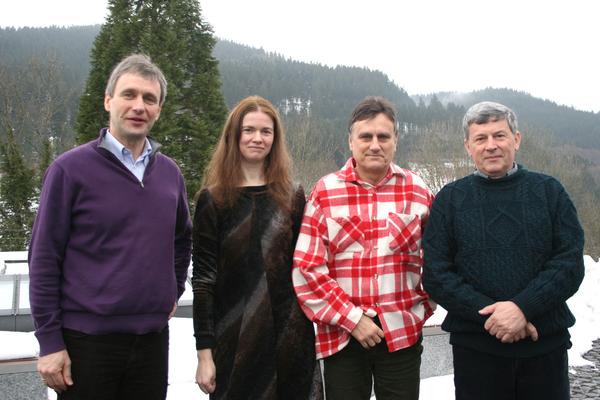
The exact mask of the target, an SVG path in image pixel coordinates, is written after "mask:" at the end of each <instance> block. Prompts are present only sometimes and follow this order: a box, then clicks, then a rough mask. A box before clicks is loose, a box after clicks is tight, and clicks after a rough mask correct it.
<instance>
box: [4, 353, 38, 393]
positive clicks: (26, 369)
mask: <svg viewBox="0 0 600 400" xmlns="http://www.w3.org/2000/svg"><path fill="white" fill-rule="evenodd" d="M36 364H37V358H25V359H19V360H6V361H0V393H1V396H2V399H3V400H47V399H48V388H47V387H46V385H44V384H43V383H42V380H41V379H40V376H39V375H38V373H37V370H36Z"/></svg>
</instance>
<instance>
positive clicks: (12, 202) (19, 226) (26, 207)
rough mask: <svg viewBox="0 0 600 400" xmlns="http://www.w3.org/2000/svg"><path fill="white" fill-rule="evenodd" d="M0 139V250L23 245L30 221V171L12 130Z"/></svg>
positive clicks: (32, 193) (32, 192)
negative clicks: (2, 139)
mask: <svg viewBox="0 0 600 400" xmlns="http://www.w3.org/2000/svg"><path fill="white" fill-rule="evenodd" d="M5 137H6V139H5V140H4V141H2V142H0V251H21V250H24V249H26V248H27V243H28V240H29V234H30V231H31V225H32V222H33V211H32V202H33V198H34V196H35V174H34V170H33V169H32V168H30V167H28V166H27V163H26V162H25V159H24V157H23V154H22V152H21V148H20V146H19V144H18V143H17V142H16V140H15V136H14V133H13V132H12V130H10V129H8V130H7V131H6V132H5Z"/></svg>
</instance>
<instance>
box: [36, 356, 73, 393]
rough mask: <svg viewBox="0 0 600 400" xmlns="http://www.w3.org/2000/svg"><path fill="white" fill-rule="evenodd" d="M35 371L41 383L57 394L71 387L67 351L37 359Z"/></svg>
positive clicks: (71, 380)
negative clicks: (39, 376) (40, 378)
mask: <svg viewBox="0 0 600 400" xmlns="http://www.w3.org/2000/svg"><path fill="white" fill-rule="evenodd" d="M37 370H38V372H39V374H40V375H41V377H42V381H43V382H44V383H45V384H46V385H47V386H48V387H49V388H51V389H54V390H56V391H57V392H58V393H60V392H62V391H65V390H67V389H68V387H69V386H71V385H73V379H72V378H71V359H70V358H69V354H68V353H67V350H61V351H57V352H56V353H51V354H47V355H45V356H42V357H40V358H39V359H38V363H37Z"/></svg>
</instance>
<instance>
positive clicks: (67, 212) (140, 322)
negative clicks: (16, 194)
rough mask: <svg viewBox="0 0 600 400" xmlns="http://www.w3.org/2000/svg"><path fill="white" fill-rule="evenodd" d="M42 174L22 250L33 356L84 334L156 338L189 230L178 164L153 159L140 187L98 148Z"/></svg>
mask: <svg viewBox="0 0 600 400" xmlns="http://www.w3.org/2000/svg"><path fill="white" fill-rule="evenodd" d="M104 134H105V130H103V131H102V132H101V135H100V138H99V139H97V140H94V141H91V142H89V143H87V144H84V145H82V146H79V147H76V148H75V149H73V150H70V151H68V152H66V153H64V154H62V155H61V156H60V157H58V158H57V159H56V160H55V161H54V162H53V163H52V165H50V167H49V168H48V171H47V172H46V176H45V178H44V185H43V188H42V193H41V197H40V205H39V210H38V214H37V218H36V220H35V223H34V226H33V233H32V238H31V245H30V248H29V276H30V286H29V287H30V289H29V293H30V294H29V296H30V297H29V300H30V304H31V312H32V315H33V319H34V322H35V327H36V336H37V338H38V341H39V343H40V355H46V354H50V353H53V352H56V351H59V350H62V349H64V348H65V344H64V342H63V339H62V332H61V328H63V327H64V328H70V329H75V330H78V331H82V332H85V333H88V334H104V333H117V332H122V333H133V334H144V333H149V332H156V331H160V330H162V329H163V328H164V327H165V326H166V325H167V321H168V316H169V313H170V311H171V310H172V308H173V305H174V303H175V302H176V301H177V299H178V298H179V296H181V294H182V293H183V291H184V284H185V279H186V276H187V269H188V266H189V262H190V252H191V222H190V217H189V210H188V206H187V194H186V190H185V184H184V181H183V177H182V175H181V172H180V171H179V168H178V167H177V165H176V164H175V163H174V162H173V161H172V160H171V159H169V158H168V157H166V156H164V155H163V154H161V153H158V152H156V151H155V150H156V149H157V147H158V145H157V144H156V143H152V147H153V151H154V153H153V154H152V157H151V160H150V162H149V164H148V166H147V167H146V171H145V174H144V178H143V182H142V183H140V182H139V181H138V180H137V178H136V177H135V176H134V175H133V174H132V173H131V172H130V171H129V170H128V169H127V168H126V167H125V166H124V165H123V164H122V163H121V162H120V161H119V160H118V159H117V158H116V157H115V156H114V155H113V154H111V153H110V152H109V151H108V150H106V149H104V148H102V146H101V143H102V140H103V138H104Z"/></svg>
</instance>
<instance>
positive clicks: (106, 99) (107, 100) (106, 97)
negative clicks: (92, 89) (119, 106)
mask: <svg viewBox="0 0 600 400" xmlns="http://www.w3.org/2000/svg"><path fill="white" fill-rule="evenodd" d="M111 100H112V97H110V96H109V95H108V93H105V94H104V109H105V110H106V111H108V112H110V101H111Z"/></svg>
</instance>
